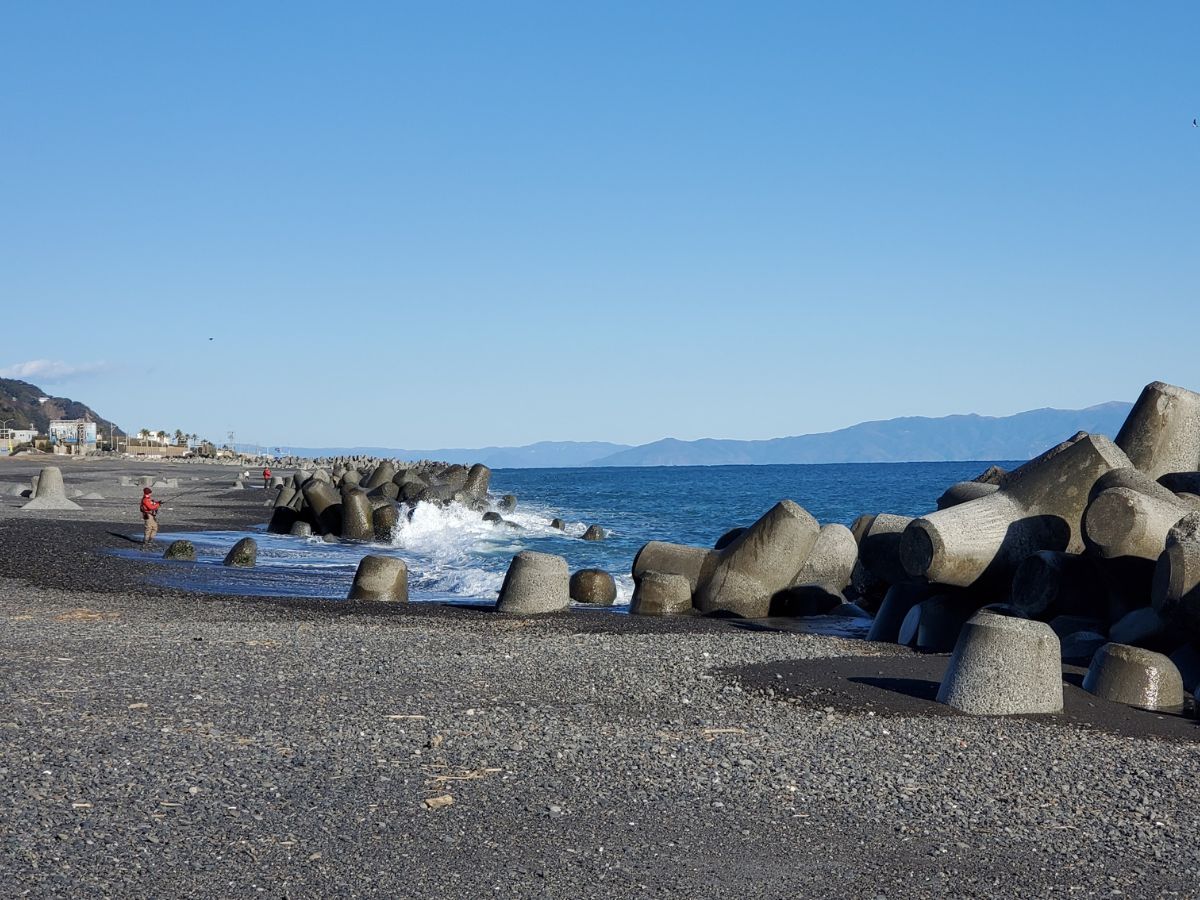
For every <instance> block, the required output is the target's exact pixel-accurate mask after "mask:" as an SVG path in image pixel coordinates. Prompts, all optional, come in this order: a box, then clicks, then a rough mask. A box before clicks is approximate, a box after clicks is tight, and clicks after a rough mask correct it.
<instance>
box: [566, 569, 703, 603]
mask: <svg viewBox="0 0 1200 900" xmlns="http://www.w3.org/2000/svg"><path fill="white" fill-rule="evenodd" d="M568 589H569V593H570V595H571V599H572V600H574V601H575V602H576V603H589V604H591V605H593V606H612V605H613V601H614V600H616V599H617V583H616V581H614V580H613V577H612V576H611V575H609V574H608V573H607V572H605V571H604V570H603V569H580V570H579V571H578V572H576V573H575V574H574V575H572V576H571V582H570V585H569V586H568ZM691 596H692V595H691V593H690V592H689V594H688V602H689V603H690V602H691Z"/></svg>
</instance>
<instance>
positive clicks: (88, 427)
mask: <svg viewBox="0 0 1200 900" xmlns="http://www.w3.org/2000/svg"><path fill="white" fill-rule="evenodd" d="M50 445H51V447H52V448H53V450H54V452H55V453H70V454H79V453H88V452H89V451H92V450H95V449H96V423H95V422H89V421H88V420H87V419H58V420H56V421H53V422H51V423H50Z"/></svg>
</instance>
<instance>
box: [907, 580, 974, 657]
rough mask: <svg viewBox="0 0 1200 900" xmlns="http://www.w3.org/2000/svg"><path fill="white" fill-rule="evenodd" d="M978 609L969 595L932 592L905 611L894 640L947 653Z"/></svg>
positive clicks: (908, 645) (932, 651)
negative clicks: (905, 613) (897, 635)
mask: <svg viewBox="0 0 1200 900" xmlns="http://www.w3.org/2000/svg"><path fill="white" fill-rule="evenodd" d="M978 609H979V605H978V604H977V603H972V602H971V601H970V599H969V598H966V597H959V596H948V595H946V594H936V595H934V596H932V597H930V598H929V599H928V600H922V601H921V602H920V603H918V604H917V605H916V606H914V607H913V608H912V609H910V610H909V611H908V615H906V616H905V617H904V621H903V622H902V623H901V624H900V634H899V640H898V643H900V644H903V645H904V646H906V647H915V648H917V649H918V650H923V651H924V652H926V653H949V652H950V651H951V650H953V649H954V645H955V644H956V643H957V642H958V636H959V633H960V632H961V631H962V629H963V626H964V625H966V623H967V620H968V619H970V618H971V616H973V615H974V614H975V613H976V612H977V611H978Z"/></svg>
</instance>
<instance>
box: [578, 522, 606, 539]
mask: <svg viewBox="0 0 1200 900" xmlns="http://www.w3.org/2000/svg"><path fill="white" fill-rule="evenodd" d="M604 538H605V533H604V529H603V528H601V527H600V526H599V525H589V526H588V527H587V531H585V532H584V533H583V539H584V540H585V541H602V540H604Z"/></svg>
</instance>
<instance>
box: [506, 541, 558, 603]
mask: <svg viewBox="0 0 1200 900" xmlns="http://www.w3.org/2000/svg"><path fill="white" fill-rule="evenodd" d="M570 597H571V593H570V573H569V571H568V569H567V561H566V560H565V559H563V558H562V557H561V556H554V555H552V554H549V553H536V552H534V551H532V550H523V551H521V552H520V553H518V554H517V555H516V556H514V557H513V559H512V562H511V563H509V566H508V573H507V574H506V575H505V576H504V584H503V586H502V587H501V588H500V598H499V599H498V600H497V601H496V609H497V611H499V612H505V613H520V614H522V615H528V614H533V613H550V612H558V611H559V610H563V609H566V608H567V606H568V605H569V603H570Z"/></svg>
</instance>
